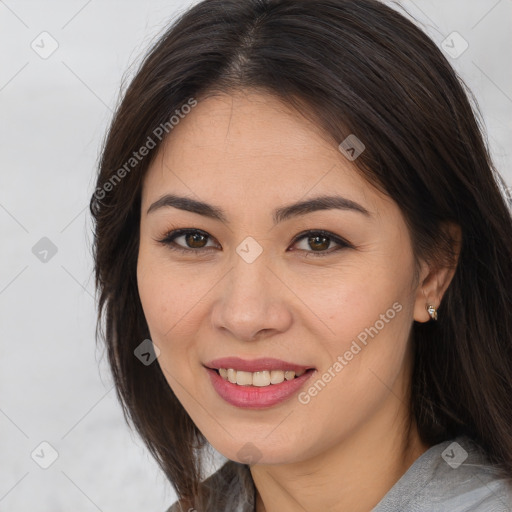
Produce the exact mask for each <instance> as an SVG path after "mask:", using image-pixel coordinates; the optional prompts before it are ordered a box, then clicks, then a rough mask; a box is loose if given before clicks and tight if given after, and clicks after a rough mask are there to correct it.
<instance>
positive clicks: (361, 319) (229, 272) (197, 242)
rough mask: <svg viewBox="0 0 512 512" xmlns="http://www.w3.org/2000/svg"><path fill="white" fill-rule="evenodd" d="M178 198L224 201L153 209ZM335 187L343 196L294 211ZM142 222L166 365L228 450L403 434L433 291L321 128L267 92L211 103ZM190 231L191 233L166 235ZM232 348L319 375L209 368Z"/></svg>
mask: <svg viewBox="0 0 512 512" xmlns="http://www.w3.org/2000/svg"><path fill="white" fill-rule="evenodd" d="M356 135H357V134H356ZM363 135H364V134H363ZM340 142H341V141H340ZM165 195H173V196H176V197H183V198H188V199H190V200H193V201H197V202H201V203H205V204H207V205H209V206H202V207H201V208H198V207H197V206H198V205H197V204H195V205H194V204H189V205H186V204H185V203H184V202H183V201H182V202H181V203H180V202H176V201H174V202H173V201H167V204H166V205H165V204H164V205H162V203H161V204H160V206H159V207H158V206H157V205H155V206H153V208H152V209H151V211H150V212H149V213H148V209H150V207H151V206H152V205H153V204H154V203H155V202H156V201H158V200H159V199H161V198H162V197H163V196H165ZM320 197H323V198H326V197H331V198H337V199H331V202H330V203H329V202H328V201H324V202H323V203H316V205H315V203H311V204H310V206H309V207H308V206H307V205H306V206H303V207H297V208H291V209H289V208H290V206H292V205H294V204H296V203H303V202H308V201H313V200H314V199H316V198H320ZM171 203H172V204H171ZM319 205H323V206H322V207H320V206H319ZM284 208H286V209H287V210H283V209H284ZM191 210H195V211H191ZM276 212H277V213H276ZM140 227H141V231H140V248H139V258H138V268H137V279H138V286H139V292H140V297H141V301H142V306H143V309H144V314H145V317H146V320H147V322H148V326H149V330H150V334H151V337H152V341H153V342H154V344H155V345H156V346H157V347H158V349H159V350H160V355H159V357H158V359H157V363H154V364H160V366H161V368H162V371H163V374H164V376H165V378H166V379H167V382H168V383H169V386H170V387H171V388H172V390H173V391H174V393H175V394H176V396H177V397H178V399H179V400H180V402H181V403H182V404H183V406H184V408H185V409H186V410H187V412H188V414H189V415H190V417H191V418H192V420H193V421H194V423H195V424H196V425H197V427H198V428H199V429H200V430H201V432H202V433H203V434H204V435H205V437H206V438H207V439H208V441H209V442H210V443H211V444H212V445H213V446H214V447H215V448H216V449H217V450H218V451H219V452H221V453H222V454H223V455H225V456H226V457H227V458H229V459H232V460H236V461H239V462H248V461H250V462H259V463H262V464H266V463H270V464H273V463H274V464H275V463H291V462H299V461H303V460H306V459H308V458H310V457H314V456H316V455H319V454H320V453H322V452H325V451H326V450H329V449H332V448H333V447H335V446H337V445H340V443H343V442H345V441H347V440H350V439H355V436H360V435H361V432H366V433H368V435H370V433H371V435H372V436H373V437H372V439H374V440H375V442H376V443H379V442H380V441H381V440H384V439H387V437H388V435H389V432H390V430H391V429H395V430H396V428H397V423H396V420H397V415H399V414H400V412H401V411H402V412H403V410H404V407H405V406H404V404H405V403H407V400H406V394H407V388H408V385H409V379H410V374H409V372H410V351H409V350H408V348H409V344H408V337H409V332H410V328H411V324H412V322H413V319H414V315H415V313H414V311H415V307H416V311H417V310H418V306H417V305H416V306H415V304H416V303H418V301H419V300H420V299H419V298H418V295H419V294H418V290H417V285H416V284H415V282H414V259H413V252H412V248H411V240H410V237H409V234H408V230H407V228H406V225H405V222H404V218H403V216H402V214H401V212H400V210H399V208H398V206H397V205H396V204H395V203H394V202H393V201H392V200H390V199H389V198H387V197H385V196H383V195H382V194H380V193H379V192H378V191H377V190H376V189H375V188H373V187H372V186H371V185H370V184H369V183H368V182H367V181H365V180H364V179H363V178H362V177H361V176H360V175H359V174H358V172H357V171H356V170H355V167H354V165H353V163H352V162H350V161H349V159H347V158H346V157H345V156H344V155H343V154H342V153H341V152H340V150H339V149H338V148H337V147H335V146H332V145H330V144H328V143H327V142H326V141H325V139H324V138H322V136H321V134H320V131H319V130H318V129H317V128H316V126H315V125H314V124H312V123H311V122H308V121H306V120H305V119H304V118H303V117H301V116H300V115H299V114H297V113H296V112H295V111H292V110H291V109H289V108H287V107H286V106H285V105H284V104H283V103H281V102H280V101H279V100H277V99H276V98H274V97H272V96H269V95H264V94H260V93H257V92H254V91H252V92H250V91H245V93H236V94H235V93H234V94H233V95H229V96H228V95H218V96H216V97H209V98H207V99H204V100H202V101H200V102H199V103H198V104H197V106H195V107H194V108H193V109H191V112H190V113H189V114H188V115H187V116H184V118H183V119H181V120H180V121H179V124H177V125H176V126H175V127H174V128H173V130H172V132H171V134H170V137H169V138H168V139H167V141H166V143H165V145H164V146H163V148H162V150H161V151H160V152H159V154H158V156H157V158H156V159H155V160H154V161H153V163H152V165H151V167H150V169H149V171H148V174H147V175H146V177H145V181H144V186H143V194H142V210H141V225H140ZM178 229H187V230H190V233H185V234H183V233H182V234H178V235H177V236H176V237H174V241H169V244H168V245H166V244H164V243H161V242H160V241H159V240H163V239H165V238H166V236H167V234H168V233H169V232H171V231H173V230H178ZM319 231H322V232H323V233H318V232H319ZM180 249H181V250H180ZM425 314H426V313H425ZM226 357H237V358H240V359H242V360H244V361H253V360H255V359H259V358H274V359H278V360H281V361H284V362H286V363H289V364H290V365H291V367H293V366H294V365H295V366H297V365H300V366H302V367H304V368H308V369H311V368H312V369H314V370H309V371H307V372H306V373H304V374H303V375H302V377H300V382H299V381H297V382H296V381H292V380H287V378H286V377H288V378H290V377H293V376H292V374H290V373H288V374H286V375H284V374H281V373H280V371H279V367H280V366H281V367H283V368H282V369H286V368H285V363H284V362H283V363H279V362H278V363H275V362H274V363H272V362H271V363H270V365H269V366H265V364H263V363H256V367H257V366H258V365H260V366H261V368H259V369H260V370H266V371H268V372H269V373H268V374H266V373H264V372H261V373H259V374H257V375H252V374H247V373H239V374H238V375H237V374H236V373H235V372H230V373H229V376H230V377H231V379H232V380H234V379H236V378H238V379H239V382H240V383H239V384H236V383H231V382H227V381H225V380H224V379H223V377H221V376H220V375H218V374H217V373H216V372H214V371H213V370H208V369H207V368H206V367H207V366H215V365H214V364H210V363H211V361H214V360H216V359H219V358H226ZM217 366H221V367H222V366H226V367H228V368H233V369H234V370H237V369H240V370H242V369H244V368H245V369H248V368H250V367H245V366H244V365H243V363H240V362H238V363H237V362H235V363H232V362H231V363H223V364H222V365H217ZM237 366H238V368H237ZM256 367H254V366H253V367H252V368H253V370H254V371H256V369H257V368H256ZM226 369H227V368H226ZM271 370H273V373H272V374H271V373H270V371H271ZM299 373H300V372H299ZM270 377H272V379H273V381H274V382H276V384H270V385H268V386H266V385H265V384H267V383H268V379H269V378H270ZM283 377H284V378H285V380H284V382H282V383H277V382H278V381H280V380H281V379H282V378H283ZM244 379H249V380H244ZM250 379H254V380H250ZM212 382H216V383H217V384H216V385H215V386H214V385H213V384H212ZM250 382H252V383H253V385H252V386H250V387H249V386H246V385H243V384H244V383H245V384H247V383H250ZM259 384H261V386H260V385H259ZM217 388H218V391H217Z"/></svg>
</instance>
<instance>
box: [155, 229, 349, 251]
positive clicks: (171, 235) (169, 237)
mask: <svg viewBox="0 0 512 512" xmlns="http://www.w3.org/2000/svg"><path fill="white" fill-rule="evenodd" d="M189 233H200V234H202V235H204V236H206V237H207V238H208V239H209V240H210V239H213V240H215V238H214V237H213V236H212V235H210V234H209V233H207V232H206V231H203V230H202V229H198V228H180V229H171V230H170V231H168V232H167V233H166V234H165V235H164V236H163V238H160V239H156V241H157V242H159V243H161V244H163V245H165V246H166V247H167V248H169V249H171V250H173V251H174V250H176V251H181V252H183V253H189V254H190V253H194V254H196V255H200V254H201V253H204V252H209V250H210V249H212V248H213V247H211V246H210V247H202V248H198V249H193V248H190V247H183V246H180V245H177V244H174V240H175V239H176V238H179V237H180V236H183V235H187V234H189ZM308 235H310V236H313V235H321V236H325V237H326V238H329V239H330V240H331V241H333V242H334V243H336V244H337V245H338V248H337V249H334V250H333V249H332V248H331V249H329V250H327V251H307V250H305V249H295V250H296V251H297V250H298V251H299V252H303V253H305V255H306V256H310V255H311V256H313V257H317V256H319V257H322V256H327V255H329V254H332V253H333V252H337V251H338V250H340V249H343V248H351V249H354V248H355V247H354V246H353V245H352V244H351V243H350V242H348V241H347V240H346V239H344V238H343V237H341V236H339V235H335V234H334V233H331V232H330V231H326V230H324V229H307V230H304V231H302V232H300V233H298V234H297V235H296V236H295V238H294V239H293V240H292V243H291V245H292V246H293V245H295V244H296V243H297V242H299V241H300V240H302V239H303V238H306V237H307V236H308ZM215 241H216V240H215ZM216 242H217V241H216ZM217 243H218V242H217ZM173 244H174V245H173ZM219 245H220V244H219Z"/></svg>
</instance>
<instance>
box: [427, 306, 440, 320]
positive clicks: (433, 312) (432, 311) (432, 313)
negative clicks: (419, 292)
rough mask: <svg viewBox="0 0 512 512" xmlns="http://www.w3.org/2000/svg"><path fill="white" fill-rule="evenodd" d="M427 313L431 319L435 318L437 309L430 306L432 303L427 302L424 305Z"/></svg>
mask: <svg viewBox="0 0 512 512" xmlns="http://www.w3.org/2000/svg"><path fill="white" fill-rule="evenodd" d="M426 308H427V311H428V314H429V315H430V318H431V319H432V320H437V309H436V308H435V307H434V306H432V304H427V306H426Z"/></svg>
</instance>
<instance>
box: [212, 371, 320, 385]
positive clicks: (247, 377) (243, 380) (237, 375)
mask: <svg viewBox="0 0 512 512" xmlns="http://www.w3.org/2000/svg"><path fill="white" fill-rule="evenodd" d="M211 370H213V371H215V372H216V373H217V374H218V375H220V377H222V379H224V380H225V381H227V382H231V384H237V385H239V386H255V387H267V386H273V385H277V384H281V383H282V382H284V381H290V380H294V379H297V378H299V377H301V376H302V375H304V374H305V373H307V372H312V371H314V368H308V369H301V370H297V371H294V370H261V371H257V372H246V371H242V370H235V369H233V368H211Z"/></svg>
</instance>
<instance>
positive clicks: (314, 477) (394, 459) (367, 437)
mask: <svg viewBox="0 0 512 512" xmlns="http://www.w3.org/2000/svg"><path fill="white" fill-rule="evenodd" d="M390 399H392V400H395V401H396V397H394V396H391V397H390ZM383 409H387V408H386V407H384V408H383ZM395 412H397V411H395ZM402 413H403V414H402V418H401V420H402V421H401V422H400V423H401V424H402V425H404V427H403V428H402V429H398V428H397V423H396V421H397V416H396V415H395V416H394V417H390V416H389V415H388V417H386V415H384V417H383V418H374V419H375V421H374V422H373V424H372V425H371V427H370V426H366V427H360V428H359V429H357V431H355V432H353V433H352V434H351V435H350V436H347V437H346V438H345V439H344V440H342V441H341V442H340V443H339V444H338V445H337V446H335V447H333V448H332V447H331V448H330V449H329V450H327V451H324V452H323V453H321V454H319V455H316V456H315V457H313V458H308V459H304V460H301V461H300V462H294V463H291V464H282V465H281V464H279V465H254V466H252V467H251V468H250V469H251V474H252V477H253V480H254V484H255V486H256V512H282V511H283V510H285V511H288V510H330V511H332V512H341V511H346V510H350V511H351V512H368V511H369V510H371V509H372V508H373V507H375V506H376V505H377V504H378V503H379V501H381V499H382V498H383V497H384V495H385V494H386V493H387V492H388V491H389V490H390V489H391V487H393V485H394V484H395V483H396V482H397V481H398V480H399V479H400V477H401V476H402V475H403V474H404V473H405V472H406V471H407V469H408V468H409V467H410V466H411V465H412V463H413V462H414V461H415V460H416V459H417V458H418V457H419V456H420V455H421V454H423V453H424V452H425V451H426V450H427V449H428V448H429V446H427V445H424V444H423V443H422V442H421V440H420V438H419V435H418V431H417V429H416V425H415V424H413V425H411V428H410V429H409V428H408V425H407V419H406V416H405V412H404V411H403V410H402ZM390 433H391V434H390ZM320 490H321V492H319V491H320Z"/></svg>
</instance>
